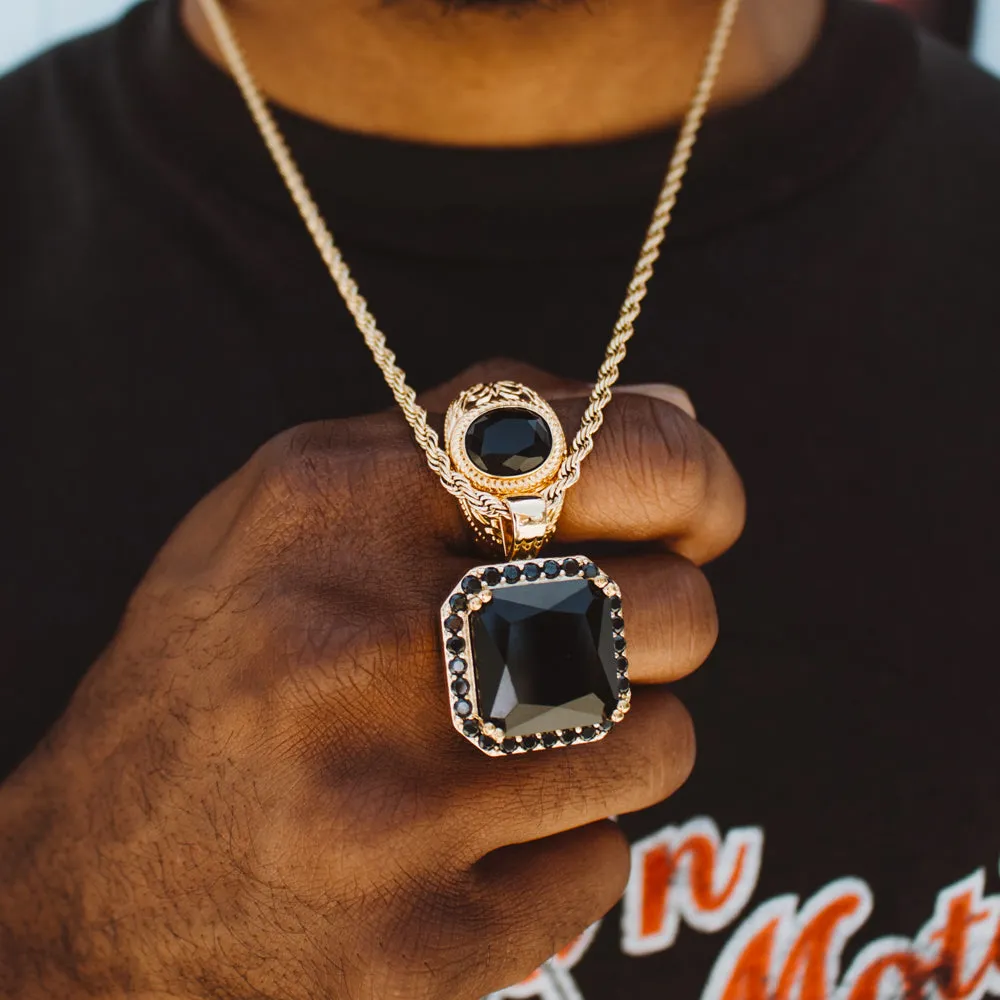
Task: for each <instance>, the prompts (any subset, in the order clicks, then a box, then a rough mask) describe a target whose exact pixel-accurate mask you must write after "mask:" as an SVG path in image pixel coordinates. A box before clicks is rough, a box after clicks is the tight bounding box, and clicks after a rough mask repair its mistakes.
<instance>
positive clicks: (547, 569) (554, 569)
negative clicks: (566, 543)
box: [542, 559, 559, 580]
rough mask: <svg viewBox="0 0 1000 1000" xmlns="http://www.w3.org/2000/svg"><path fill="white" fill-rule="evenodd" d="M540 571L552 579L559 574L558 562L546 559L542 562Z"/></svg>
mask: <svg viewBox="0 0 1000 1000" xmlns="http://www.w3.org/2000/svg"><path fill="white" fill-rule="evenodd" d="M542 572H543V573H544V574H545V575H546V576H547V577H548V578H549V579H550V580H554V579H555V578H556V577H557V576H558V575H559V563H557V562H556V561H555V559H546V560H545V562H544V563H542Z"/></svg>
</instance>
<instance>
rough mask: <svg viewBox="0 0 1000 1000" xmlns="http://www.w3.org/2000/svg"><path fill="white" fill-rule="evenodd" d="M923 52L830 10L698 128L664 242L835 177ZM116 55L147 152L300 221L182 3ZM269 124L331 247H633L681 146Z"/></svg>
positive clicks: (876, 125) (299, 121)
mask: <svg viewBox="0 0 1000 1000" xmlns="http://www.w3.org/2000/svg"><path fill="white" fill-rule="evenodd" d="M917 51H918V47H917V41H916V32H915V30H914V28H913V26H912V24H911V23H910V22H909V19H908V18H906V17H905V15H903V14H901V13H899V12H897V11H894V10H892V9H890V8H888V7H885V6H883V5H879V4H876V3H872V2H871V0H828V4H827V9H826V13H825V18H824V24H823V27H822V30H821V32H820V34H819V36H818V38H817V40H816V42H815V43H814V45H813V48H812V50H811V51H810V52H809V53H808V54H807V56H806V58H805V59H804V60H803V61H802V62H801V63H800V64H799V65H798V67H797V68H796V69H795V70H793V72H792V73H791V74H790V75H788V76H787V77H785V78H784V79H783V80H782V81H780V82H779V83H778V84H777V85H776V86H775V87H774V88H772V89H771V90H769V91H767V92H765V93H763V94H761V95H758V96H756V97H754V98H752V99H750V100H749V101H747V102H745V103H742V104H735V105H731V106H726V107H724V108H721V109H719V110H716V111H714V112H711V113H710V114H709V115H708V116H707V118H706V121H705V123H704V126H703V129H702V134H701V137H700V139H699V143H698V145H697V147H696V149H695V153H694V157H693V159H692V164H691V168H690V170H689V173H688V176H687V178H686V181H685V186H684V190H683V191H682V194H681V198H680V201H679V204H678V208H677V211H676V213H675V219H674V222H673V224H672V228H671V234H670V239H671V242H672V243H675V242H677V241H679V240H682V239H688V238H691V237H694V236H698V235H702V234H705V233H710V232H712V231H716V230H718V229H719V228H720V227H723V226H727V225H730V224H732V223H734V222H736V221H738V220H740V219H743V218H745V217H746V216H747V215H750V214H754V213H758V212H760V211H762V210H765V209H767V208H769V207H772V206H774V205H776V204H778V203H780V202H783V201H786V200H789V199H790V198H793V197H795V196H796V195H798V194H800V193H801V192H803V191H805V190H807V189H809V188H811V187H813V186H815V185H816V184H817V183H820V182H821V181H822V180H823V179H824V178H827V177H829V176H831V175H833V174H835V173H837V172H838V171H839V170H841V169H842V168H844V167H845V165H847V164H848V163H849V162H850V161H851V160H853V159H854V158H856V157H857V156H858V154H859V153H860V152H862V151H863V150H864V149H865V148H866V147H867V146H869V144H870V143H872V142H873V141H874V140H875V139H876V138H877V136H878V135H879V134H880V133H881V131H882V130H883V129H884V128H885V126H886V124H887V122H888V120H889V119H890V118H891V117H892V115H893V114H894V113H895V112H896V110H897V109H898V108H899V107H900V105H901V104H902V103H903V101H904V99H905V96H906V95H907V94H908V93H909V92H910V91H911V90H912V88H913V85H914V81H915V78H916V68H917V62H918V59H917ZM118 53H119V55H120V58H119V59H118V60H116V64H117V66H118V72H120V73H121V74H123V75H124V76H125V80H123V81H120V84H122V85H125V88H126V90H127V92H128V93H129V94H130V95H131V96H130V100H131V102H132V108H133V111H134V114H135V119H136V125H137V127H140V128H142V129H145V130H146V134H147V140H148V141H149V142H150V143H151V144H154V145H158V146H160V148H161V152H162V151H164V148H166V149H167V150H169V152H170V153H171V155H172V156H173V158H174V159H175V160H180V161H182V162H183V164H184V166H185V168H186V169H189V170H192V171H194V172H196V173H197V175H198V176H199V179H200V180H201V181H202V182H204V183H207V184H209V185H215V186H216V187H217V188H218V189H220V190H223V189H224V190H225V191H226V192H227V193H228V195H229V196H230V197H236V198H239V199H241V200H242V201H244V202H245V203H247V204H249V205H252V206H254V207H255V208H256V209H258V210H263V211H269V212H272V213H274V212H277V213H281V214H285V215H289V216H290V217H292V218H293V219H295V220H296V221H297V216H296V215H295V213H294V209H293V208H292V207H291V203H290V199H289V196H288V194H287V192H286V191H285V189H284V186H283V184H282V183H281V181H280V178H279V177H278V175H277V172H276V170H275V168H274V166H273V164H272V162H271V160H270V157H269V155H268V154H267V152H266V149H265V147H264V144H263V142H262V140H261V138H260V136H259V135H258V133H257V131H256V128H255V126H254V125H253V122H252V120H251V118H250V116H249V114H248V112H247V110H246V108H245V106H244V104H243V101H242V98H241V96H240V95H239V93H238V91H237V88H236V86H235V84H234V83H233V81H232V80H231V79H230V78H229V77H228V76H227V75H226V74H225V73H224V72H223V71H222V70H221V69H220V68H219V67H217V66H216V65H215V64H214V63H212V62H211V61H210V60H209V59H208V58H207V57H206V56H205V55H204V54H203V53H202V52H201V51H200V50H199V49H198V48H197V47H196V46H195V44H194V42H193V41H192V40H191V39H190V38H189V37H188V35H187V33H186V31H185V29H184V27H183V25H182V23H181V20H180V5H179V0H146V2H144V3H141V4H139V6H138V7H136V8H134V9H133V10H132V11H131V12H130V13H129V14H127V15H126V17H125V18H124V20H123V21H122V23H121V25H120V47H119V48H118ZM119 90H121V87H119ZM273 110H274V113H275V117H276V119H277V120H278V122H279V125H280V126H281V128H282V130H283V132H284V133H285V135H286V138H287V139H288V142H289V145H290V147H291V149H292V151H293V154H294V155H295V157H296V159H297V161H298V162H299V164H300V166H301V168H302V170H303V173H304V175H305V177H306V180H307V183H308V184H309V186H310V188H311V189H312V191H313V193H314V195H315V196H316V199H317V201H318V202H319V204H320V206H321V208H322V209H323V211H324V213H326V214H328V216H329V218H330V221H331V224H332V226H333V228H334V229H335V231H336V232H337V233H338V234H341V235H345V236H347V237H356V238H358V239H361V240H362V241H365V242H368V243H372V244H380V245H389V246H393V247H397V248H399V249H401V250H404V251H418V252H421V251H423V252H435V249H437V248H440V247H458V246H459V245H461V247H462V252H464V253H477V252H482V253H483V254H484V255H487V256H489V255H492V254H499V255H505V253H506V252H507V251H508V250H509V251H510V252H516V253H521V254H523V253H524V251H525V242H524V229H523V227H524V225H525V224H526V223H527V222H529V221H530V223H531V224H532V225H533V226H534V230H533V233H534V236H535V239H534V240H533V246H534V247H535V249H536V250H538V251H539V252H540V253H545V252H551V253H553V254H556V255H559V254H567V253H569V254H571V255H575V254H577V253H579V252H585V253H592V252H594V251H595V250H596V251H600V249H601V248H604V249H605V250H607V251H612V250H616V249H617V248H619V247H620V246H623V245H625V243H626V242H627V243H628V245H631V246H635V245H636V242H635V241H636V238H637V237H638V236H641V231H642V228H644V226H645V214H646V213H648V211H649V209H650V208H651V207H652V203H653V201H654V200H655V197H656V194H657V191H658V189H659V186H660V183H661V181H662V176H663V173H664V171H665V169H666V164H667V162H668V159H669V157H670V153H671V151H672V147H673V143H674V141H675V139H676V135H677V126H676V125H671V126H668V127H664V128H660V129H654V130H650V131H646V132H643V133H639V134H637V135H633V136H630V137H626V138H622V139H616V140H611V141H605V142H595V143H580V144H572V145H552V146H540V147H516V148H493V147H456V146H438V145H430V144H423V143H417V142H411V141H401V140H392V139H385V138H381V137H378V136H373V135H367V134H363V133H357V132H350V131H346V130H342V129H337V128H332V127H330V126H327V125H324V124H322V123H320V122H318V121H315V120H313V119H310V118H307V117H305V116H302V115H300V114H297V113H295V112H292V111H288V110H287V109H285V108H282V107H279V106H274V108H273ZM640 221H641V225H639V222H640ZM298 224H300V225H301V223H298ZM637 226H638V229H637ZM508 230H509V231H510V233H509V235H510V237H511V239H510V240H509V241H508V239H507V235H508ZM445 252H447V251H445Z"/></svg>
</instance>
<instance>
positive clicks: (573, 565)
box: [562, 559, 580, 576]
mask: <svg viewBox="0 0 1000 1000" xmlns="http://www.w3.org/2000/svg"><path fill="white" fill-rule="evenodd" d="M562 568H563V572H564V573H565V574H566V575H567V576H576V574H577V573H579V572H580V564H579V563H578V562H577V561H576V560H575V559H566V560H564V561H563V567H562Z"/></svg>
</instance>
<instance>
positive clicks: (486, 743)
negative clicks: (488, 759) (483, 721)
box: [479, 734, 497, 750]
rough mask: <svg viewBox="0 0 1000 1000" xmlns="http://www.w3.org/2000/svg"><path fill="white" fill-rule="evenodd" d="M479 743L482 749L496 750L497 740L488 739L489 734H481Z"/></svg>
mask: <svg viewBox="0 0 1000 1000" xmlns="http://www.w3.org/2000/svg"><path fill="white" fill-rule="evenodd" d="M479 745H480V746H481V747H482V748H483V749H484V750H496V747H497V741H496V740H494V739H490V737H489V736H486V735H485V734H483V735H481V736H480V737H479Z"/></svg>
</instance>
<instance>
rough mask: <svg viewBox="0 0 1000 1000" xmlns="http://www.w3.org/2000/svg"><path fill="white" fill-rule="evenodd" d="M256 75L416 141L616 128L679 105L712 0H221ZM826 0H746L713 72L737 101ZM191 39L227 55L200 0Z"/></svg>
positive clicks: (657, 121) (191, 16)
mask: <svg viewBox="0 0 1000 1000" xmlns="http://www.w3.org/2000/svg"><path fill="white" fill-rule="evenodd" d="M225 3H226V11H227V13H228V15H229V17H230V19H231V21H232V24H233V27H234V29H235V31H236V33H237V36H238V37H239V39H240V42H241V44H242V46H243V48H244V50H245V52H246V55H247V59H248V61H249V64H250V67H251V69H252V71H253V73H254V74H255V76H256V78H257V80H258V82H259V83H260V85H261V88H262V89H263V91H264V92H265V93H266V94H267V95H268V96H269V97H270V98H271V99H272V100H274V101H276V102H277V103H278V104H281V105H283V106H284V107H286V108H289V109H291V110H294V111H297V112H299V113H301V114H304V115H307V116H308V117H310V118H314V119H317V120H318V121H321V122H324V123H325V124H329V125H333V126H336V127H339V128H343V129H348V130H352V131H358V132H366V133H370V134H375V135H381V136H386V137H388V138H394V139H409V140H414V141H420V142H430V143H442V144H448V145H464V146H527V145H544V144H552V143H567V142H587V141H595V140H602V139H610V138H615V137H618V136H623V135H628V134H631V133H636V132H640V131H643V130H646V129H650V128H656V127H658V126H662V125H665V124H667V123H669V122H672V121H675V120H677V119H679V118H680V117H681V116H682V115H683V113H684V111H685V109H686V107H687V104H688V102H689V100H690V97H691V92H692V88H693V85H694V82H695V80H696V79H697V76H698V72H699V69H700V65H701V61H702V59H703V57H704V53H705V50H706V47H707V45H708V41H709V38H710V37H711V34H712V29H713V25H714V22H715V17H716V14H717V11H718V2H717V0H539V2H538V3H537V4H535V5H533V6H525V7H523V8H520V9H516V10H513V9H510V8H507V9H483V8H482V7H464V8H459V9H445V8H443V7H442V6H441V4H440V2H439V0H225ZM823 7H824V0H743V6H742V10H741V11H740V14H739V17H738V18H737V22H736V27H735V29H734V32H733V37H732V41H731V42H730V47H729V50H728V52H727V54H726V58H725V61H724V64H723V69H722V73H721V75H720V78H719V82H718V85H717V88H716V92H715V94H716V96H715V103H716V104H731V103H737V102H739V101H741V100H745V99H747V98H749V97H751V96H753V95H754V94H757V93H760V92H762V91H765V90H768V89H770V88H771V87H772V86H774V85H775V84H776V83H777V82H778V81H779V80H781V79H782V78H783V77H785V76H787V75H788V74H789V73H790V72H791V71H792V70H793V69H794V68H795V67H796V66H797V65H798V64H799V63H800V62H801V61H802V59H803V58H804V57H805V55H806V54H807V52H808V50H809V48H810V47H811V45H812V42H813V40H814V39H815V37H816V35H817V33H818V31H819V28H820V24H821V22H822V15H823ZM182 10H183V19H184V23H185V25H186V27H187V30H188V32H189V33H190V35H191V36H192V38H193V39H194V40H195V43H196V44H197V45H198V46H199V47H200V48H201V49H202V50H203V51H204V52H205V53H206V54H207V55H208V56H209V57H210V58H212V59H213V60H215V61H216V62H218V61H219V56H218V52H217V50H216V48H215V45H214V42H213V40H212V38H211V32H210V30H209V28H208V25H207V24H206V23H205V21H204V19H203V17H202V15H201V13H200V10H199V8H198V3H197V0H183V8H182Z"/></svg>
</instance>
